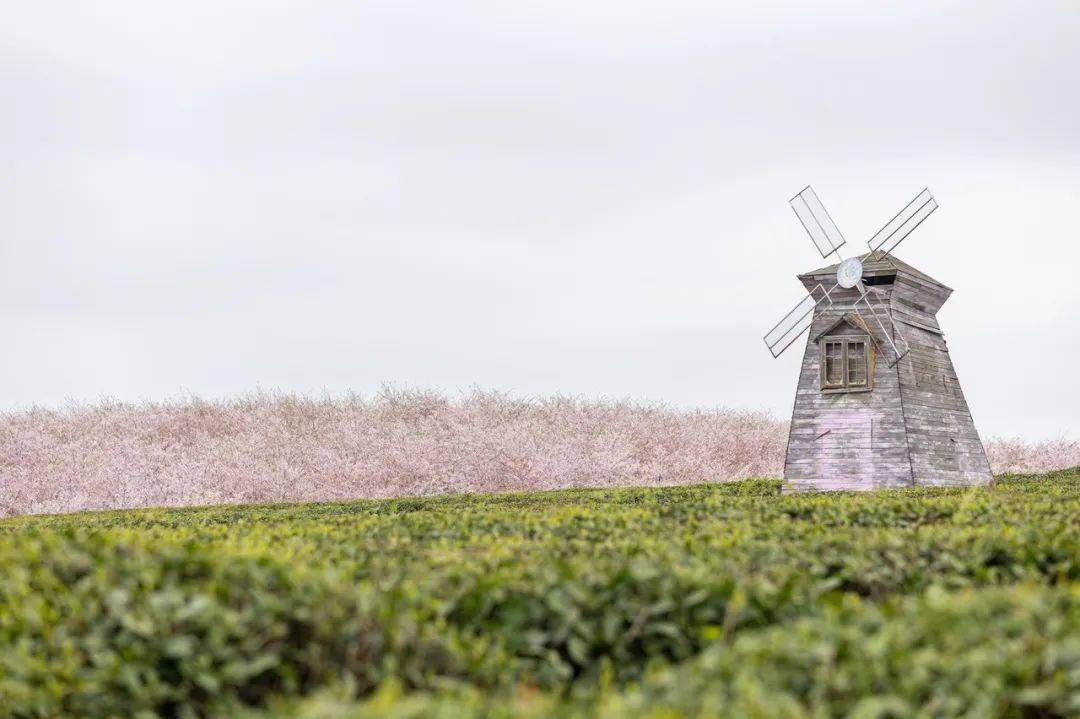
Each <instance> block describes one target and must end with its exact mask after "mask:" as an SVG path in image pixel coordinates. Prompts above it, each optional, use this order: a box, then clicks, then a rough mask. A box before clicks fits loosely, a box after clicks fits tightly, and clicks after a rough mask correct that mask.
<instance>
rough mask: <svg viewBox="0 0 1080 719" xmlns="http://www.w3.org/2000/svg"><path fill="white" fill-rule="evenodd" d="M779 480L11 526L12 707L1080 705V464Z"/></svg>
mask: <svg viewBox="0 0 1080 719" xmlns="http://www.w3.org/2000/svg"><path fill="white" fill-rule="evenodd" d="M777 489H778V485H777V483H775V482H771V481H751V482H743V483H737V484H733V485H712V486H693V487H679V488H666V489H664V488H662V489H657V488H650V489H619V490H606V491H588V490H577V491H563V492H553V493H542V494H527V495H499V496H476V495H473V496H460V497H444V498H433V499H423V500H394V501H385V502H373V501H369V502H348V503H335V504H320V505H293V506H248V507H214V508H196V509H172V510H141V511H127V512H102V513H94V514H79V515H67V516H59V517H28V518H20V519H14V520H8V521H5V522H2V523H0V645H3V646H5V647H8V650H7V651H5V652H3V653H2V654H0V709H2V710H3V711H5V712H7V713H9V714H11V715H14V716H52V715H56V714H69V715H87V716H102V715H108V714H115V715H133V714H135V713H136V712H137V711H140V710H142V711H147V712H150V711H152V712H157V713H159V714H166V715H177V714H183V713H185V712H188V711H190V712H194V713H206V712H212V711H221V710H223V709H227V708H229V707H232V708H235V705H236V704H246V705H250V706H256V707H257V706H262V705H265V704H266V703H267V702H268V701H269V702H271V705H272V706H277V707H278V710H279V711H282V712H284V713H290V714H291V713H296V712H307V713H309V714H311V715H313V716H318V715H320V713H325V714H327V715H337V714H338V713H340V712H342V711H345V708H344V705H343V704H342V703H341V701H339V700H337V699H334V698H333V697H332V696H330V697H328V696H327V695H326V694H325V692H327V691H329V692H331V694H333V693H335V692H336V693H338V694H341V693H344V694H346V695H348V696H350V697H352V696H356V695H361V696H362V697H363V696H369V695H370V696H371V698H369V699H366V700H364V701H361V703H359V704H351V701H352V700H351V699H346V700H342V701H345V702H346V704H349V705H350V709H349V710H350V711H353V712H355V714H356V715H357V716H369V715H371V716H385V715H389V714H391V713H394V712H396V713H399V714H401V715H402V716H418V715H422V716H426V715H431V714H439V713H442V714H444V715H447V716H457V715H461V714H467V713H477V714H483V713H488V712H493V713H499V712H502V713H506V714H512V713H526V712H529V711H533V712H536V713H539V714H543V713H547V712H551V711H554V710H555V709H554V707H555V703H556V702H558V703H559V704H558V711H559V712H560V713H568V712H571V711H581V712H587V713H592V712H599V713H606V714H610V715H612V716H621V715H630V714H634V713H637V714H640V715H649V716H651V715H654V714H655V715H660V714H657V712H669V711H670V712H673V714H671V715H675V716H678V715H688V716H690V715H699V714H701V713H704V714H705V715H709V714H710V713H712V714H714V715H717V716H723V715H725V714H732V713H743V714H745V713H751V712H757V713H759V714H760V715H762V716H801V715H803V713H805V712H814V711H816V712H818V714H819V715H835V714H846V713H848V712H852V711H856V712H864V714H861V715H865V716H897V715H898V716H903V715H907V714H910V713H912V712H914V711H915V710H916V708H917V707H922V708H923V709H924V710H926V711H928V712H929V713H931V714H934V715H938V716H953V715H961V714H962V713H963V712H973V713H974V714H973V715H984V716H985V715H996V714H1002V715H1008V714H1015V715H1017V716H1020V715H1023V713H1025V712H1026V713H1029V714H1031V715H1043V716H1067V715H1069V714H1070V713H1072V712H1073V711H1074V710H1075V711H1078V712H1080V643H1078V641H1077V639H1076V636H1077V635H1078V634H1080V594H1078V590H1077V581H1078V580H1080V536H1078V530H1077V528H1078V527H1080V472H1078V471H1077V470H1071V471H1068V472H1061V473H1057V474H1055V475H1052V476H1049V477H1046V478H1013V479H1008V480H1006V481H1003V482H1001V483H999V485H998V486H996V487H994V488H991V489H988V490H927V491H907V492H895V493H876V494H867V495H856V496H851V495H842V496H838V495H819V496H784V497H781V496H778V494H777ZM328 687H329V689H327V688H328ZM320 690H322V691H323V694H318V692H320ZM313 693H316V696H315V697H314V698H312V699H309V700H307V701H305V702H304V703H303V704H302V705H294V704H286V705H278V704H275V703H276V702H281V701H286V702H288V701H290V700H289V699H288V698H289V697H302V696H307V695H311V694H313ZM871 696H875V697H877V699H870V698H869V697H871ZM564 702H565V703H564ZM875 702H877V703H876V704H875ZM882 702H884V703H882ZM888 711H892V712H893V713H892V714H889V713H888ZM875 712H877V713H875ZM1040 712H1041V714H1040ZM663 715H665V716H667V715H669V714H666V713H665V714H663Z"/></svg>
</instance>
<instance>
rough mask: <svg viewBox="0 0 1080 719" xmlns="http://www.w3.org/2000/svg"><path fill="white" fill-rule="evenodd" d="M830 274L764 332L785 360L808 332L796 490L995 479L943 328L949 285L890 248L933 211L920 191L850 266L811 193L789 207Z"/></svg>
mask: <svg viewBox="0 0 1080 719" xmlns="http://www.w3.org/2000/svg"><path fill="white" fill-rule="evenodd" d="M789 204H790V205H791V208H792V209H793V210H794V211H795V216H796V217H798V219H799V222H800V223H801V224H802V226H803V228H804V229H805V230H806V233H807V234H808V235H809V236H810V240H811V241H812V242H813V244H814V247H815V248H816V249H817V251H818V252H819V253H820V254H821V256H822V258H823V259H825V260H829V259H830V258H831V259H834V260H835V263H834V264H832V265H829V266H827V267H822V268H820V269H817V270H813V271H810V272H806V273H803V274H801V275H799V280H800V281H801V282H802V284H803V287H804V288H805V290H806V294H805V295H804V296H803V297H802V298H801V299H800V300H799V302H798V303H796V305H795V307H794V308H792V309H791V310H790V311H789V312H788V313H787V314H785V315H784V316H783V317H782V318H781V319H780V321H779V322H777V323H776V325H774V326H773V327H772V328H771V329H770V330H769V331H768V332H766V333H765V336H764V340H765V346H766V347H767V348H768V350H769V353H770V354H771V355H772V356H773V357H774V358H776V357H779V356H780V355H781V354H783V352H784V351H785V350H787V349H788V348H789V347H791V345H792V344H794V343H795V342H796V340H798V339H799V337H801V336H802V335H803V334H804V333H807V332H808V331H809V337H808V338H807V343H806V349H805V351H804V354H803V362H802V368H801V371H800V375H799V384H798V389H797V391H796V397H795V407H794V411H793V413H792V418H791V430H790V434H789V435H788V448H787V454H786V457H785V461H784V480H785V488H786V489H788V490H829V489H877V488H885V487H912V486H953V485H982V484H988V483H990V482H991V481H992V480H993V475H992V474H991V472H990V467H989V463H988V462H987V459H986V451H985V450H984V448H983V445H982V442H981V441H980V439H979V435H978V433H977V432H976V430H975V424H974V422H973V420H972V418H971V411H970V409H969V408H968V405H967V402H966V400H965V398H964V395H963V392H962V391H961V389H960V384H959V381H958V380H957V377H956V372H955V370H954V368H953V364H952V360H951V358H950V356H949V351H948V348H947V346H946V343H945V337H944V334H943V332H942V331H941V327H940V325H939V324H938V322H937V312H938V310H939V309H940V308H941V306H942V304H944V302H945V300H947V299H948V297H949V295H951V294H952V290H951V289H950V288H949V287H946V286H945V285H943V284H942V283H940V282H938V281H937V280H935V279H933V278H932V277H930V276H929V275H927V274H925V273H923V272H921V271H919V270H917V269H915V268H914V267H912V266H911V265H909V264H907V263H906V262H904V261H902V260H900V259H899V258H897V257H896V256H895V255H894V254H893V252H894V251H895V250H896V248H897V246H899V244H900V243H901V242H903V241H904V240H905V239H906V238H907V237H908V236H909V235H910V234H911V233H912V232H913V231H914V230H915V228H916V227H918V226H919V225H921V224H922V223H923V222H924V221H925V220H926V218H927V217H929V216H930V215H931V214H932V213H933V212H934V210H936V209H937V207H938V205H937V201H936V200H934V197H933V195H932V194H931V193H930V191H929V190H928V189H924V190H923V191H922V192H920V193H919V194H917V195H916V196H915V198H914V199H913V200H912V201H911V202H909V203H908V204H907V205H905V206H904V208H903V209H902V210H900V212H898V213H897V214H896V216H895V217H893V218H892V219H891V220H889V221H888V222H886V223H885V225H884V226H883V227H882V228H881V229H880V230H878V231H877V232H876V233H874V235H873V236H872V237H871V238H870V239H869V240H868V241H867V246H868V248H869V251H868V252H866V253H864V254H862V255H857V256H853V257H848V258H847V259H844V258H843V256H842V255H841V252H840V250H841V248H842V247H844V246H845V245H846V244H847V240H846V239H845V238H844V236H843V234H842V233H841V232H840V230H839V228H838V227H837V226H836V223H835V222H834V221H833V219H832V217H831V216H830V215H829V212H828V210H826V209H825V206H824V205H823V204H822V203H821V200H820V199H819V198H818V196H817V193H816V192H814V190H813V188H811V187H810V186H807V187H806V188H805V189H803V190H802V191H801V192H799V193H798V194H797V195H795V196H794V197H792V198H791V200H790V201H789Z"/></svg>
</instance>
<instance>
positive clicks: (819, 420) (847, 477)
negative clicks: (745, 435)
mask: <svg viewBox="0 0 1080 719" xmlns="http://www.w3.org/2000/svg"><path fill="white" fill-rule="evenodd" d="M845 311H850V305H846V309H845V306H840V307H837V308H835V309H831V310H827V311H822V312H819V313H818V315H817V316H816V317H815V318H814V322H813V326H812V327H811V328H810V335H809V337H808V339H807V345H806V351H805V353H804V354H803V362H802V369H801V371H800V374H799V386H798V390H797V393H796V398H795V410H794V413H793V414H792V417H791V434H790V435H789V437H788V450H787V456H786V458H785V461H784V480H785V482H786V489H788V490H795V491H798V490H837V489H878V488H883V487H910V486H912V474H911V463H910V461H909V459H908V446H907V438H906V434H905V425H904V414H903V408H902V406H901V397H900V382H899V377H898V375H897V371H896V368H895V367H892V368H890V367H889V366H888V361H887V356H886V357H883V356H882V353H881V352H875V354H876V358H875V360H874V362H873V365H874V366H873V389H872V390H871V391H869V392H843V393H837V394H823V393H822V392H821V344H820V342H815V341H814V338H815V337H816V336H817V335H818V334H819V333H821V332H822V331H824V330H825V329H826V328H828V327H829V326H830V325H831V324H833V323H834V322H836V320H837V319H839V318H840V317H842V316H843V315H844V313H845ZM879 311H883V310H879ZM876 334H880V332H879V333H876ZM877 339H878V341H879V342H882V340H883V338H881V337H879V336H878V337H877Z"/></svg>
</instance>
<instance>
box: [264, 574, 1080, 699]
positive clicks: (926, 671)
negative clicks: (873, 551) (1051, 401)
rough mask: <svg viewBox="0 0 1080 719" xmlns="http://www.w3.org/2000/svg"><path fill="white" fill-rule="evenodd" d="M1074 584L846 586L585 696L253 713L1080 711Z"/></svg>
mask: <svg viewBox="0 0 1080 719" xmlns="http://www.w3.org/2000/svg"><path fill="white" fill-rule="evenodd" d="M1078 627H1080V587H1076V586H1073V587H1072V588H1071V589H1068V588H1057V589H1052V588H1047V587H1040V586H1031V585H1026V586H1020V587H1010V588H1005V589H1001V588H994V589H978V590H964V591H960V592H953V593H949V592H944V591H939V590H932V591H930V592H927V593H926V594H925V595H920V596H916V597H902V598H899V599H896V600H890V601H888V602H885V603H883V604H882V605H874V604H867V603H865V602H861V601H859V600H858V599H857V598H853V597H851V596H847V597H844V598H842V599H840V600H839V601H837V602H836V603H834V604H830V605H829V606H826V607H824V608H823V610H822V612H821V613H820V614H819V615H817V616H813V617H804V618H800V619H798V620H796V621H794V622H791V623H790V624H787V625H785V626H774V627H768V628H765V629H759V630H750V631H746V632H742V633H740V634H739V635H738V636H736V637H735V638H734V639H733V641H731V642H729V643H716V644H713V645H712V646H711V647H710V648H708V649H707V650H705V651H704V652H703V653H702V655H701V656H700V657H698V658H696V659H694V660H691V661H689V662H687V663H685V664H683V665H680V666H676V667H667V668H663V669H660V670H657V671H655V672H653V673H651V674H650V675H649V676H647V677H646V678H645V680H644V681H643V682H642V683H641V684H640V685H638V686H635V687H631V688H627V689H623V690H619V689H617V688H614V687H612V686H610V685H608V686H599V687H596V688H595V689H594V690H593V691H591V692H586V693H580V692H579V695H578V696H570V697H566V696H559V695H556V694H552V693H547V692H536V691H529V690H521V689H519V691H518V692H517V693H515V694H512V695H509V696H495V697H492V696H491V695H490V694H485V693H483V692H481V691H477V690H476V689H471V688H464V689H461V688H459V689H446V690H443V691H440V692H421V693H415V694H413V695H411V696H409V695H405V694H403V692H402V691H401V687H400V685H397V684H392V685H384V686H383V687H382V688H381V690H380V691H379V693H378V694H377V695H376V696H374V697H373V698H371V699H369V700H367V701H364V702H361V703H353V702H352V701H350V700H349V698H348V696H349V694H350V693H351V692H349V691H341V689H339V690H338V691H337V692H333V691H324V692H321V693H320V694H318V695H316V696H315V697H313V698H310V699H307V700H305V701H302V702H290V703H280V704H278V705H277V706H275V707H274V709H273V710H271V711H269V712H266V713H262V714H258V715H256V714H252V715H251V716H252V717H255V716H259V717H266V716H289V717H298V718H299V719H331V718H338V717H340V718H341V719H374V718H375V717H380V718H385V719H413V718H415V717H447V718H448V719H449V718H450V717H455V718H459V717H460V718H462V719H467V718H469V717H497V718H505V719H510V718H511V717H537V718H539V717H549V716H560V717H570V718H573V717H582V718H583V717H611V718H612V719H615V718H621V717H628V718H630V719H634V718H641V719H646V718H657V719H659V718H660V717H663V718H664V719H677V718H680V717H686V718H689V717H695V718H697V719H710V718H715V719H723V718H726V717H761V718H769V717H775V718H777V719H780V718H783V719H797V718H799V719H801V718H803V717H830V716H837V717H852V718H853V719H883V718H885V717H916V716H925V717H959V716H964V717H1074V716H1080V671H1078V668H1080V635H1078V633H1077V629H1078Z"/></svg>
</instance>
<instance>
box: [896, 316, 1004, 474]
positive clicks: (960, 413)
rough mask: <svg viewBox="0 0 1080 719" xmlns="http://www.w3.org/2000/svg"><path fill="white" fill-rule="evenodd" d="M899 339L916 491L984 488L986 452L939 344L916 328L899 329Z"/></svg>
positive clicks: (987, 471) (941, 339)
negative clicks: (904, 342) (905, 349)
mask: <svg viewBox="0 0 1080 719" xmlns="http://www.w3.org/2000/svg"><path fill="white" fill-rule="evenodd" d="M904 334H905V336H906V337H907V339H908V342H909V343H910V344H911V351H910V352H909V353H908V355H907V356H906V357H904V359H902V360H901V361H900V364H899V365H898V368H899V370H900V372H899V375H900V393H901V395H902V397H903V401H904V421H905V426H906V429H907V436H908V448H909V451H910V453H911V467H912V472H913V474H914V477H915V484H916V486H957V485H981V484H989V483H990V482H992V481H993V474H992V473H991V472H990V464H989V462H988V461H987V458H986V450H984V449H983V445H982V441H981V440H980V439H979V434H978V432H976V431H975V422H974V421H973V420H972V418H971V411H970V410H969V409H968V405H967V401H966V400H965V399H964V393H963V390H961V389H960V382H959V380H958V379H957V377H956V371H955V370H954V369H953V364H952V359H951V358H950V357H949V350H948V348H947V347H946V344H945V338H944V337H943V336H941V335H939V334H935V333H932V332H927V331H926V330H923V329H919V328H917V327H907V328H905V332H904Z"/></svg>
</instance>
